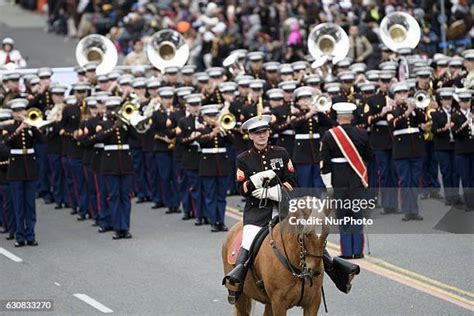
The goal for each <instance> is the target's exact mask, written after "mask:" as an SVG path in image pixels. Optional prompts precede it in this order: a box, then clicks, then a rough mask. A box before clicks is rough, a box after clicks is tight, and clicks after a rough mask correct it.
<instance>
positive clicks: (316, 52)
mask: <svg viewBox="0 0 474 316" xmlns="http://www.w3.org/2000/svg"><path fill="white" fill-rule="evenodd" d="M308 52H309V54H310V55H311V56H312V57H313V58H314V60H315V62H314V63H313V65H312V66H313V68H317V67H320V66H322V65H324V64H325V63H326V61H328V60H329V61H331V62H332V63H334V64H335V63H337V62H338V61H340V60H342V59H344V58H345V57H346V56H347V53H349V37H348V36H347V33H346V32H345V31H344V30H343V29H342V27H340V26H339V25H337V24H334V23H321V24H318V25H316V26H315V27H314V28H313V29H312V30H311V32H310V33H309V36H308Z"/></svg>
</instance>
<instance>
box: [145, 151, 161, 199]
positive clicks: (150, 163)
mask: <svg viewBox="0 0 474 316" xmlns="http://www.w3.org/2000/svg"><path fill="white" fill-rule="evenodd" d="M156 158H157V157H156V153H154V152H146V153H145V164H146V179H147V183H148V187H149V188H150V195H151V200H152V201H153V202H154V203H157V204H160V203H163V198H162V197H161V185H160V174H159V172H158V163H157V161H156Z"/></svg>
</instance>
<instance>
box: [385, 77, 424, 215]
mask: <svg viewBox="0 0 474 316" xmlns="http://www.w3.org/2000/svg"><path fill="white" fill-rule="evenodd" d="M391 90H392V93H393V94H394V98H395V101H394V102H395V105H396V106H395V107H394V108H393V110H392V111H391V112H389V113H388V114H387V121H388V123H389V126H390V127H391V129H392V137H393V159H394V161H395V165H396V167H397V170H398V175H399V179H400V187H401V211H402V213H403V214H404V217H403V218H402V220H403V221H409V220H423V217H422V216H421V215H420V214H419V208H418V191H419V190H418V186H419V185H420V181H421V176H422V174H421V172H422V168H423V164H422V162H423V156H424V155H425V152H424V146H423V135H422V133H421V131H420V129H419V128H418V126H419V125H420V124H422V123H426V115H425V113H424V112H423V111H422V110H420V109H418V108H416V106H415V102H414V101H411V100H407V99H408V85H407V84H406V83H404V82H401V83H395V84H393V85H392V87H391ZM392 103H393V101H392Z"/></svg>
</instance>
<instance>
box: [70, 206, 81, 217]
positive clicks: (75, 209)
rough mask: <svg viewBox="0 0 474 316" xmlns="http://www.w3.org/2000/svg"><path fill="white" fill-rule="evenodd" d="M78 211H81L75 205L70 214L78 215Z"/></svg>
mask: <svg viewBox="0 0 474 316" xmlns="http://www.w3.org/2000/svg"><path fill="white" fill-rule="evenodd" d="M77 213H79V212H78V211H77V208H75V207H74V208H73V209H72V211H71V212H70V213H69V214H71V215H76V214H77Z"/></svg>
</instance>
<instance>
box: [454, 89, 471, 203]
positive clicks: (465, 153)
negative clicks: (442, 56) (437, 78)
mask: <svg viewBox="0 0 474 316" xmlns="http://www.w3.org/2000/svg"><path fill="white" fill-rule="evenodd" d="M472 92H473V91H472V90H467V91H462V92H458V93H457V95H458V98H459V110H457V111H454V113H453V114H452V116H451V122H452V125H451V129H452V131H453V134H454V140H455V144H454V151H455V154H456V166H457V167H458V172H459V175H460V177H461V184H462V188H463V195H464V204H465V210H466V211H468V212H469V211H471V212H472V211H474V125H473V112H474V111H473V107H472Z"/></svg>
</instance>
